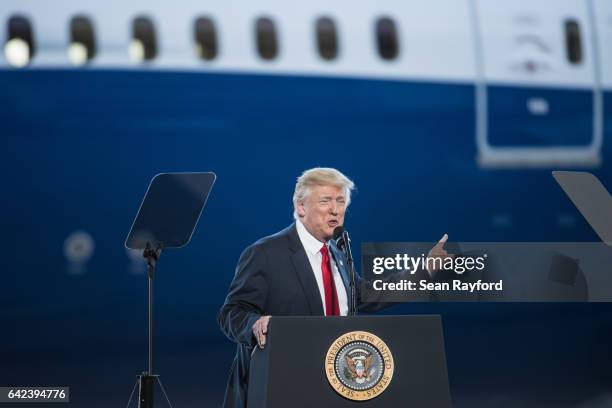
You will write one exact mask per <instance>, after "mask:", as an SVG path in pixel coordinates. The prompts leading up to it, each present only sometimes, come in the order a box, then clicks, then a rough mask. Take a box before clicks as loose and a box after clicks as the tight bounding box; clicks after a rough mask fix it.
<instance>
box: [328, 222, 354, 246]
mask: <svg viewBox="0 0 612 408" xmlns="http://www.w3.org/2000/svg"><path fill="white" fill-rule="evenodd" d="M332 239H333V240H334V241H335V242H336V246H337V247H338V248H339V249H341V250H343V251H344V248H345V247H346V243H347V242H350V241H349V240H348V232H346V230H345V229H344V227H343V226H342V225H338V226H337V227H336V228H334V236H333V238H332Z"/></svg>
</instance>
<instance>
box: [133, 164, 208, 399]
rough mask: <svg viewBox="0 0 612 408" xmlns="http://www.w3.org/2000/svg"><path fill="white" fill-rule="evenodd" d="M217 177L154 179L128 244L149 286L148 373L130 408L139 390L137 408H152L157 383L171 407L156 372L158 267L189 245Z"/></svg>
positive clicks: (162, 176)
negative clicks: (142, 262)
mask: <svg viewBox="0 0 612 408" xmlns="http://www.w3.org/2000/svg"><path fill="white" fill-rule="evenodd" d="M215 179H216V176H215V174H214V173H161V174H158V175H156V176H155V177H153V179H152V180H151V183H150V184H149V188H148V189H147V192H146V194H145V197H144V199H143V201H142V203H141V205H140V209H139V210H138V214H137V215H136V219H135V220H134V223H133V224H132V228H131V230H130V233H129V234H128V237H127V239H126V241H125V246H126V247H127V248H130V249H136V250H142V251H143V256H144V257H145V258H146V259H147V282H148V302H149V305H148V322H149V334H148V340H149V341H148V370H147V371H144V372H143V373H142V374H140V375H138V376H136V384H135V385H134V388H133V389H132V393H131V394H130V398H129V400H128V403H127V406H128V407H129V406H130V403H131V402H132V397H133V396H134V391H135V390H136V387H138V408H153V404H154V394H155V392H154V391H155V383H156V382H157V383H158V384H159V386H160V388H161V391H162V393H163V394H164V397H165V399H166V402H167V403H168V405H169V406H170V407H171V408H172V403H171V402H170V399H169V398H168V395H167V394H166V390H165V389H164V386H163V384H162V382H161V380H160V379H159V375H157V374H154V371H153V278H154V277H155V267H156V265H157V261H158V259H159V257H160V255H161V253H162V250H165V249H167V248H182V247H184V246H185V245H187V244H188V243H189V241H190V240H191V236H192V235H193V232H194V230H195V227H196V225H197V223H198V220H199V218H200V215H201V214H202V210H203V209H204V205H205V204H206V200H207V198H208V195H209V194H210V191H211V189H212V186H213V184H214V182H215Z"/></svg>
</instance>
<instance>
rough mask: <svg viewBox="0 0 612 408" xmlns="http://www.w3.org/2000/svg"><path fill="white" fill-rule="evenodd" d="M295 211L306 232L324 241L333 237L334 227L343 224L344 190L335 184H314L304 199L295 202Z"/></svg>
mask: <svg viewBox="0 0 612 408" xmlns="http://www.w3.org/2000/svg"><path fill="white" fill-rule="evenodd" d="M296 211H297V214H298V216H299V218H300V220H301V221H302V224H304V226H305V227H306V229H307V230H308V232H310V233H311V234H312V235H313V236H314V237H315V238H316V239H318V240H319V241H321V242H325V241H327V240H328V239H330V238H331V237H333V235H334V228H336V227H337V226H338V225H343V224H344V212H345V211H346V195H345V191H344V189H343V188H340V187H335V186H314V187H312V188H311V189H310V194H308V196H307V197H306V199H305V200H304V201H303V202H301V203H300V202H298V203H297V208H296Z"/></svg>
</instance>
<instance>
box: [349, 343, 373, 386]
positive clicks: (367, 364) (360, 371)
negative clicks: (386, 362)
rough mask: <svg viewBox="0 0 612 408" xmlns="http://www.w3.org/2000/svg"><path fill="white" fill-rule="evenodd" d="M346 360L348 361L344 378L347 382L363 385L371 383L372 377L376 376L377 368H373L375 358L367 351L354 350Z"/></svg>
mask: <svg viewBox="0 0 612 408" xmlns="http://www.w3.org/2000/svg"><path fill="white" fill-rule="evenodd" d="M344 358H345V360H346V368H345V370H344V377H345V378H346V379H347V380H352V381H355V382H356V383H357V384H363V383H364V382H366V381H370V379H371V377H372V375H374V374H376V368H374V367H371V366H372V359H373V358H374V356H373V355H372V353H370V352H368V351H367V350H363V349H355V350H352V351H351V352H349V353H348V354H347V355H346V356H344Z"/></svg>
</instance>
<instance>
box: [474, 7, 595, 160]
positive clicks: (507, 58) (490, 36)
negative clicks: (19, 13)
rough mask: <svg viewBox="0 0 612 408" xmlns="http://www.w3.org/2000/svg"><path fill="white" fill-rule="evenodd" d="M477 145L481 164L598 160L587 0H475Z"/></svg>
mask: <svg viewBox="0 0 612 408" xmlns="http://www.w3.org/2000/svg"><path fill="white" fill-rule="evenodd" d="M473 5H474V16H475V20H476V26H477V30H476V36H477V48H478V50H479V53H478V54H479V57H478V59H479V61H478V66H479V72H478V77H479V78H478V85H477V106H478V114H477V121H478V124H477V132H478V134H477V143H478V148H479V159H480V162H481V163H482V164H483V165H486V166H522V165H530V166H551V165H555V166H557V165H587V166H591V165H594V164H597V163H598V162H599V153H600V149H601V136H602V135H601V126H600V125H601V121H602V118H601V108H602V106H601V103H602V101H601V95H600V91H599V89H598V86H597V84H598V75H597V72H596V68H597V64H596V58H595V57H596V55H595V53H594V47H593V35H592V34H593V25H592V21H591V20H592V19H591V9H590V3H588V2H584V1H580V0H568V1H564V2H559V1H556V0H537V1H535V0H520V1H514V2H492V1H486V0H475V1H474V3H473Z"/></svg>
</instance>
